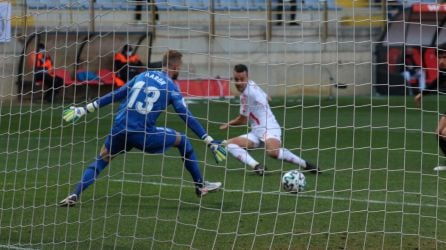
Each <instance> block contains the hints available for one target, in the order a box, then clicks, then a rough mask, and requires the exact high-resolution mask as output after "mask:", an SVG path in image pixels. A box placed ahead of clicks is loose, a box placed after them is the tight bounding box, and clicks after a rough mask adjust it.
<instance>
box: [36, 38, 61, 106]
mask: <svg viewBox="0 0 446 250" xmlns="http://www.w3.org/2000/svg"><path fill="white" fill-rule="evenodd" d="M34 82H35V83H36V84H39V83H40V84H42V85H43V86H44V87H46V90H45V94H44V96H43V99H45V101H47V102H49V103H52V102H53V98H54V96H55V95H56V94H58V93H59V91H60V88H61V87H62V86H63V84H64V80H63V79H62V78H60V77H58V76H56V74H55V72H54V68H53V62H52V60H51V56H50V55H49V54H48V53H47V51H46V50H45V45H44V44H43V43H39V44H38V45H37V50H36V57H35V60H34Z"/></svg>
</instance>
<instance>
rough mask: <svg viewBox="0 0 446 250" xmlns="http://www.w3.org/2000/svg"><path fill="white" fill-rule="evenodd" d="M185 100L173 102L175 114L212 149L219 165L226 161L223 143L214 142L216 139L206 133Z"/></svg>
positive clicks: (180, 99)
mask: <svg viewBox="0 0 446 250" xmlns="http://www.w3.org/2000/svg"><path fill="white" fill-rule="evenodd" d="M183 100H184V99H182V98H179V99H176V100H174V101H173V103H172V104H173V108H174V109H175V112H176V113H177V114H178V115H179V116H180V117H181V119H183V121H184V122H185V123H186V124H187V127H189V128H190V129H191V130H192V131H193V132H194V133H195V134H196V135H197V136H198V137H200V138H201V139H202V140H203V141H204V142H205V143H206V145H207V146H208V147H209V148H210V149H211V151H212V153H213V155H214V158H215V161H216V162H217V163H219V162H222V161H224V160H226V154H227V153H226V149H225V148H224V147H222V146H221V142H219V141H216V140H214V138H212V137H211V136H210V135H208V134H207V133H206V130H205V129H204V128H203V126H202V125H201V124H200V123H199V122H198V120H197V119H196V118H195V117H194V116H193V115H192V113H191V112H190V111H189V109H188V108H187V107H186V105H185V104H184V101H183Z"/></svg>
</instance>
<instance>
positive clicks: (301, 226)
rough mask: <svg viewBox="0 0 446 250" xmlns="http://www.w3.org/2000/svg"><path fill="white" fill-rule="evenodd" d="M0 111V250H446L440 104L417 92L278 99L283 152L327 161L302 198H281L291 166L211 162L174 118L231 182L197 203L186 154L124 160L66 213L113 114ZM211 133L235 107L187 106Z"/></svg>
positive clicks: (170, 122)
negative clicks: (418, 98) (69, 117)
mask: <svg viewBox="0 0 446 250" xmlns="http://www.w3.org/2000/svg"><path fill="white" fill-rule="evenodd" d="M68 105H70V104H66V105H61V106H58V107H50V106H46V105H37V104H33V105H30V106H2V107H1V115H0V139H1V141H2V143H1V144H0V162H1V163H2V164H1V165H0V190H1V193H0V248H13V249H22V248H23V249H50V248H51V249H62V248H68V249H73V248H77V249H87V248H90V249H91V248H93V249H99V248H105V249H108V248H115V249H128V248H134V249H148V248H153V249H172V248H173V249H189V248H194V249H211V248H215V249H231V248H234V249H268V248H273V249H288V248H291V249H301V248H315V249H322V248H329V249H333V248H350V249H358V248H372V249H375V248H385V249H394V248H446V182H445V177H446V174H445V173H443V172H435V171H433V167H435V166H437V165H439V164H440V165H442V164H443V165H444V164H445V161H444V159H443V158H442V157H441V156H439V155H441V153H439V152H438V148H437V143H436V139H435V134H434V131H435V128H436V124H437V121H438V117H439V112H443V111H444V109H443V108H439V107H445V103H444V102H439V101H438V100H437V98H436V97H426V98H425V100H424V103H423V107H422V108H421V109H420V108H417V107H415V106H414V104H413V101H412V99H411V98H407V99H406V98H403V97H391V98H370V97H342V98H338V99H334V100H329V99H321V98H316V97H304V98H287V99H283V98H275V99H274V100H273V102H272V103H271V106H272V107H273V112H274V113H275V115H276V117H277V120H278V121H279V123H280V124H281V125H283V126H284V130H283V142H284V144H285V146H286V147H287V148H288V149H290V150H291V151H293V152H295V153H296V154H298V155H300V156H302V157H303V158H304V159H306V160H308V161H311V162H314V163H317V164H318V165H320V166H321V168H322V169H323V170H324V173H323V174H322V175H319V176H315V175H312V174H309V173H306V174H305V176H306V179H307V187H306V190H305V191H304V192H303V193H300V194H298V195H292V194H288V193H285V192H282V190H281V186H280V178H281V175H282V174H283V173H284V172H285V171H288V170H291V169H294V168H295V166H293V165H291V164H288V163H282V162H281V161H278V160H273V159H269V158H268V157H266V156H265V154H264V152H263V150H253V151H252V155H253V156H254V157H255V158H257V159H258V160H260V161H262V162H264V163H265V164H266V165H267V166H268V173H267V175H265V176H264V177H259V176H257V175H255V174H254V173H253V172H252V171H250V170H249V169H247V168H246V167H245V166H244V165H243V164H241V163H239V162H238V161H237V160H235V159H234V158H232V157H230V156H229V158H228V161H227V162H226V163H225V164H220V165H217V164H215V163H214V161H213V158H212V155H211V153H210V152H208V149H207V148H206V147H205V145H204V144H203V143H202V142H201V141H200V140H198V139H197V138H196V137H195V135H194V134H193V133H192V132H191V131H189V130H187V129H186V127H185V125H184V123H183V122H182V121H181V120H180V119H179V118H177V117H176V115H175V114H173V113H172V111H171V110H169V113H168V114H167V115H165V116H162V117H161V118H160V119H159V125H160V126H163V125H167V126H168V127H172V128H175V129H176V130H178V131H182V132H185V133H187V134H188V136H189V137H190V138H192V140H193V145H194V148H195V150H196V153H197V155H198V158H199V160H200V165H201V169H202V172H203V173H204V176H205V179H208V180H211V181H222V182H223V184H224V188H223V189H222V190H221V191H219V192H217V193H212V194H209V195H207V196H206V197H204V198H203V199H198V198H197V197H196V196H195V194H194V189H193V185H192V183H191V177H190V175H189V173H188V172H187V171H185V170H184V169H183V168H182V164H181V160H180V158H179V157H178V153H177V151H176V149H171V150H169V151H168V152H167V153H166V154H165V155H147V154H143V153H142V152H139V151H136V150H134V151H131V152H129V153H127V154H125V155H120V156H118V157H117V158H116V159H115V160H114V161H113V162H112V163H111V164H110V165H109V167H108V168H107V169H106V170H104V171H103V173H102V174H101V176H100V178H99V179H98V180H97V182H96V183H95V184H94V185H92V186H91V187H90V188H89V189H87V190H86V191H85V192H84V193H83V195H82V198H81V202H80V203H79V204H78V205H77V206H76V207H74V208H60V207H58V206H57V203H58V202H59V201H60V200H62V199H63V198H65V197H66V195H67V194H68V193H69V192H70V191H71V190H72V189H73V187H74V185H75V184H76V183H77V182H78V181H79V179H80V176H81V174H82V171H83V169H84V168H85V167H86V166H87V165H88V164H89V163H90V162H91V161H92V159H93V158H94V157H95V156H96V155H97V153H98V152H99V149H100V146H101V145H102V143H103V140H104V137H105V136H106V135H107V133H108V131H109V129H110V127H111V123H112V113H113V112H114V111H115V110H116V107H117V106H111V107H106V108H103V109H101V110H100V111H99V112H97V113H93V114H89V115H88V116H87V117H86V118H85V119H83V120H81V121H79V122H77V123H76V124H75V125H71V124H65V123H62V119H61V114H62V109H63V108H62V106H68ZM189 107H190V109H191V110H192V112H193V113H194V115H195V116H196V117H197V118H199V119H200V120H201V122H202V124H204V125H205V127H206V128H207V129H208V131H209V133H210V134H211V135H212V136H213V137H214V138H216V139H223V138H228V137H232V136H236V135H239V134H243V133H246V131H247V128H246V127H235V128H231V129H230V130H229V131H220V130H218V125H219V124H220V123H221V122H225V121H227V120H228V119H230V118H233V117H234V116H236V115H237V114H238V104H237V103H236V100H232V101H228V100H209V101H196V103H191V104H189Z"/></svg>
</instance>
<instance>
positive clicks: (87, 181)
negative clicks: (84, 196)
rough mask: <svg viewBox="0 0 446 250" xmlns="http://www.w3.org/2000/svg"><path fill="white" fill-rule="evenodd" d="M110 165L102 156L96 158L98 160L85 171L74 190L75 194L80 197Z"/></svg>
mask: <svg viewBox="0 0 446 250" xmlns="http://www.w3.org/2000/svg"><path fill="white" fill-rule="evenodd" d="M108 163H109V162H108V161H106V160H104V159H103V158H102V156H101V155H98V156H96V160H95V161H94V162H92V163H91V164H90V165H89V166H88V167H87V168H86V169H85V171H84V174H83V175H82V179H81V181H80V182H79V183H78V184H77V185H76V187H75V189H74V194H76V195H77V197H79V196H80V194H81V193H82V191H84V190H85V189H86V188H88V186H90V185H91V184H93V183H94V182H95V180H96V178H97V177H98V176H99V174H100V173H101V172H102V170H104V168H105V167H107V166H108Z"/></svg>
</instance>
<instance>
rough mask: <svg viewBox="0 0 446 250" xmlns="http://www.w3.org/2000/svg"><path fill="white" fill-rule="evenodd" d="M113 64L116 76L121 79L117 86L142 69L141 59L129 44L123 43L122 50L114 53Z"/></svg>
mask: <svg viewBox="0 0 446 250" xmlns="http://www.w3.org/2000/svg"><path fill="white" fill-rule="evenodd" d="M114 64H115V65H114V67H115V72H116V76H117V77H118V78H119V79H120V80H122V84H119V83H118V86H122V85H124V83H126V82H127V81H129V80H131V79H132V78H133V77H135V76H136V75H138V74H139V73H141V71H142V70H143V69H142V68H141V66H143V63H142V62H141V59H140V58H139V56H138V55H137V54H136V53H135V50H134V49H133V47H132V46H131V45H129V44H126V45H124V47H122V50H121V51H120V52H118V53H116V55H115V62H114Z"/></svg>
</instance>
